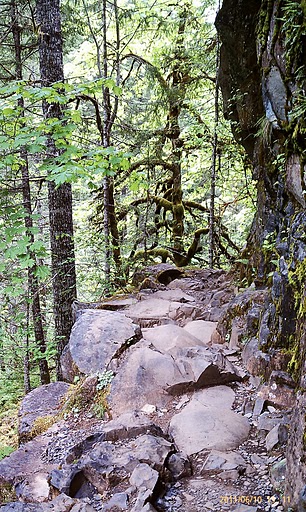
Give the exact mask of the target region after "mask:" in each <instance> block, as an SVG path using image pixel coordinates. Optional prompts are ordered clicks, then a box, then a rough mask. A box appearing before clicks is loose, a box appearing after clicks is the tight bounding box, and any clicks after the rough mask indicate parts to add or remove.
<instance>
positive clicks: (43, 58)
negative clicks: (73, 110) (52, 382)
mask: <svg viewBox="0 0 306 512" xmlns="http://www.w3.org/2000/svg"><path fill="white" fill-rule="evenodd" d="M36 16H37V26H38V30H39V63H40V77H41V85H42V86H51V85H54V84H56V83H60V84H61V83H63V81H64V71H63V49H62V32H61V15H60V3H59V0H38V1H37V4H36ZM43 113H44V117H45V119H46V120H47V121H55V126H56V120H62V119H63V111H62V106H61V105H60V104H59V103H57V102H51V103H49V102H47V101H44V102H43ZM47 152H48V158H49V160H50V161H52V160H56V159H57V157H58V156H59V155H60V149H59V148H58V147H57V145H56V141H55V138H54V137H53V136H52V134H49V135H48V141H47ZM48 201H49V221H50V245H51V258H52V285H53V301H54V323H55V336H56V340H57V347H58V358H57V378H58V379H61V378H62V373H61V366H60V355H61V353H62V351H63V349H64V347H65V345H66V344H67V343H68V340H69V335H70V331H71V327H72V309H71V305H72V302H73V300H74V299H75V298H76V273H75V255H74V242H73V219H72V190H71V184H69V183H64V184H62V185H60V186H59V187H56V186H55V184H54V182H53V181H49V184H48Z"/></svg>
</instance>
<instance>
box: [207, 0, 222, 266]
mask: <svg viewBox="0 0 306 512" xmlns="http://www.w3.org/2000/svg"><path fill="white" fill-rule="evenodd" d="M218 7H219V8H218V10H220V2H219V6H218ZM219 60H220V41H219V36H218V35H217V48H216V86H215V124H214V138H213V153H212V163H211V174H210V208H209V237H208V240H209V242H208V243H209V266H210V268H214V263H215V262H214V259H215V242H214V235H215V195H216V178H217V166H219V164H220V153H219V147H218V145H219V141H218V128H219V126H218V125H219V82H218V72H219Z"/></svg>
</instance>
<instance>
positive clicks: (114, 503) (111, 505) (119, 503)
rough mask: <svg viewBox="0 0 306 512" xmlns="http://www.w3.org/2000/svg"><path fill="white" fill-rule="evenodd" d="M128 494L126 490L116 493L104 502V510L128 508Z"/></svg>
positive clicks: (107, 511) (104, 511) (105, 511)
mask: <svg viewBox="0 0 306 512" xmlns="http://www.w3.org/2000/svg"><path fill="white" fill-rule="evenodd" d="M128 508H129V503H128V495H127V494H126V493H125V492H117V493H115V494H114V495H113V496H112V497H111V499H110V500H108V501H107V502H106V503H103V512H112V511H113V510H120V511H121V510H128Z"/></svg>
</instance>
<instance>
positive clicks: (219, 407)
mask: <svg viewBox="0 0 306 512" xmlns="http://www.w3.org/2000/svg"><path fill="white" fill-rule="evenodd" d="M234 398H235V393H234V392H233V391H232V390H231V389H230V388H228V387H226V386H218V387H213V388H208V389H204V390H201V391H198V392H197V393H195V395H194V397H193V399H192V400H191V401H190V402H189V404H188V405H186V407H185V408H184V409H183V410H182V411H181V412H180V413H178V414H176V415H175V416H173V418H172V420H171V422H170V427H169V433H170V434H171V435H172V437H173V439H174V442H175V444H176V446H177V447H178V448H179V450H181V451H182V452H184V453H186V454H187V455H192V454H195V453H198V452H200V451H203V450H219V451H227V450H234V449H235V448H237V447H238V446H239V445H240V444H241V443H243V442H244V441H245V440H246V438H247V437H248V434H249V430H250V425H249V422H248V420H247V418H245V417H242V416H241V415H239V414H236V413H235V412H234V411H232V410H231V406H232V404H233V401H234Z"/></svg>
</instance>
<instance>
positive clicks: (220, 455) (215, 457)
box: [201, 450, 246, 475]
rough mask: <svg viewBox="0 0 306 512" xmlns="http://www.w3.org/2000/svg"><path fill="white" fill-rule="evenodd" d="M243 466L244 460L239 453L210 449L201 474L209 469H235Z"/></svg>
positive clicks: (244, 465) (244, 464)
mask: <svg viewBox="0 0 306 512" xmlns="http://www.w3.org/2000/svg"><path fill="white" fill-rule="evenodd" d="M243 467H244V468H245V467H246V462H245V460H244V459H243V458H242V456H241V455H240V454H239V453H237V452H227V453H224V452H221V451H218V450H212V451H211V452H210V453H209V454H208V457H207V459H206V461H205V462H204V464H203V466H202V469H201V474H202V475H204V474H205V473H207V472H210V471H214V472H215V471H228V470H235V469H238V468H243Z"/></svg>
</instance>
